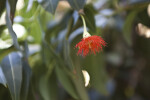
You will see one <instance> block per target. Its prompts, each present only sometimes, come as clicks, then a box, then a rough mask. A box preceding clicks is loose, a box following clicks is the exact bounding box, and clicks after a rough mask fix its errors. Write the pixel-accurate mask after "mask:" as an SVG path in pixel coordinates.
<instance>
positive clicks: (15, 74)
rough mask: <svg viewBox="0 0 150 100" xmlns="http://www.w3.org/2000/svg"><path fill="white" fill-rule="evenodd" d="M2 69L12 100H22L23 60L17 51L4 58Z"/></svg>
mask: <svg viewBox="0 0 150 100" xmlns="http://www.w3.org/2000/svg"><path fill="white" fill-rule="evenodd" d="M1 66H2V70H3V72H4V75H5V77H6V81H7V85H8V88H9V90H10V93H11V96H12V100H20V89H21V83H22V62H21V57H20V56H19V54H18V53H17V52H13V53H11V54H9V55H8V56H6V57H5V58H4V59H3V60H2V64H1Z"/></svg>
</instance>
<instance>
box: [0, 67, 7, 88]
mask: <svg viewBox="0 0 150 100" xmlns="http://www.w3.org/2000/svg"><path fill="white" fill-rule="evenodd" d="M0 83H1V84H3V85H4V86H5V87H6V83H7V82H6V78H5V75H4V73H3V70H2V68H1V66H0Z"/></svg>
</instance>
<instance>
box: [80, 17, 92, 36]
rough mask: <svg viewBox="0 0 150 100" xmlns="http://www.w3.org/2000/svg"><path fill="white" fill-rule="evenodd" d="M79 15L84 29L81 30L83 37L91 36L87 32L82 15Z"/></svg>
mask: <svg viewBox="0 0 150 100" xmlns="http://www.w3.org/2000/svg"><path fill="white" fill-rule="evenodd" d="M80 16H81V18H82V21H83V28H84V30H83V38H86V37H89V36H91V35H90V34H89V33H88V32H87V29H86V23H85V19H84V17H83V15H80Z"/></svg>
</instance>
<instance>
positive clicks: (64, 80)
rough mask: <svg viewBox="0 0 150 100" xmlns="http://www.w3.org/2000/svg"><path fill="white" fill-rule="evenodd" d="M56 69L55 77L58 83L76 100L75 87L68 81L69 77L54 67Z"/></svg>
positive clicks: (57, 67)
mask: <svg viewBox="0 0 150 100" xmlns="http://www.w3.org/2000/svg"><path fill="white" fill-rule="evenodd" d="M55 68H56V69H55V70H56V74H57V77H58V79H59V81H60V83H61V84H62V85H63V87H64V88H65V90H66V91H67V92H68V93H69V94H70V95H71V96H72V97H73V98H75V99H77V100H78V95H77V92H76V90H75V87H74V85H73V83H72V81H71V79H70V77H69V76H68V74H66V72H65V71H64V70H63V69H61V68H60V67H59V66H56V67H55Z"/></svg>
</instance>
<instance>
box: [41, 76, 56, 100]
mask: <svg viewBox="0 0 150 100" xmlns="http://www.w3.org/2000/svg"><path fill="white" fill-rule="evenodd" d="M39 89H40V93H41V95H42V97H43V99H44V100H58V93H57V92H58V91H57V80H56V75H55V74H54V73H52V75H49V73H47V74H46V75H44V76H42V77H41V78H40V82H39Z"/></svg>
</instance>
